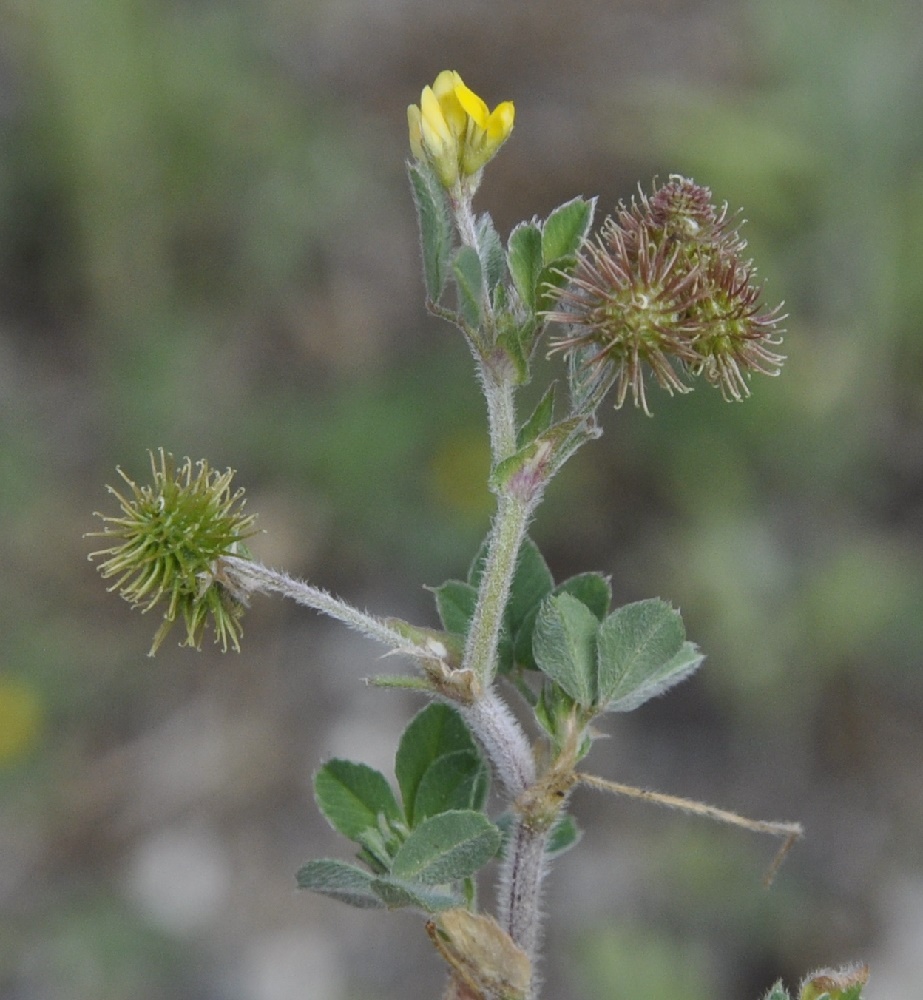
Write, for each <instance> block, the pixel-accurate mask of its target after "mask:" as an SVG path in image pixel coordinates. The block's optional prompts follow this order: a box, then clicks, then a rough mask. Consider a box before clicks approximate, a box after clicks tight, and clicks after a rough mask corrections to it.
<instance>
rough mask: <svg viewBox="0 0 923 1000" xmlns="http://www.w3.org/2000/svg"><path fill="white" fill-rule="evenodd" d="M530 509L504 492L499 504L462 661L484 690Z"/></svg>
mask: <svg viewBox="0 0 923 1000" xmlns="http://www.w3.org/2000/svg"><path fill="white" fill-rule="evenodd" d="M531 512H532V504H530V503H527V502H525V501H523V500H520V499H518V498H516V497H509V496H501V497H500V500H499V503H498V504H497V514H496V517H495V518H494V524H493V528H492V529H491V533H490V540H489V543H488V549H487V561H486V563H485V565H484V570H483V573H482V575H481V584H480V587H479V588H478V599H477V604H476V606H475V609H474V614H473V616H472V618H471V625H470V626H469V629H468V638H467V641H466V643H465V656H464V661H463V665H464V666H465V667H467V668H469V669H470V670H471V671H472V672H473V673H474V675H475V676H476V677H477V678H478V680H479V681H480V682H481V684H482V686H483V687H484V689H485V690H486V688H487V687H488V686H489V685H490V683H491V681H492V680H493V678H494V676H495V675H496V672H497V645H498V643H499V640H500V628H501V626H502V624H503V612H504V611H505V609H506V602H507V599H508V598H509V594H510V586H511V584H512V581H513V574H514V573H515V572H516V560H517V558H518V556H519V547H520V545H521V544H522V540H523V538H524V537H525V533H526V527H527V525H528V523H529V516H530V514H531Z"/></svg>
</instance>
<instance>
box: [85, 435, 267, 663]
mask: <svg viewBox="0 0 923 1000" xmlns="http://www.w3.org/2000/svg"><path fill="white" fill-rule="evenodd" d="M151 470H152V472H153V479H154V481H153V484H152V485H150V486H139V485H138V484H137V483H135V482H133V481H132V480H131V479H129V478H128V476H126V475H125V473H124V472H122V470H121V469H119V470H118V473H119V475H120V476H121V477H122V479H123V480H124V481H125V483H126V484H127V485H128V487H129V490H130V493H129V494H128V495H123V494H122V493H120V492H119V491H118V490H116V489H114V488H113V487H111V486H109V487H107V489H108V490H109V492H110V493H111V494H112V495H113V496H114V497H115V498H116V499H117V500H118V502H119V505H120V506H121V508H122V514H123V516H122V517H108V516H106V515H103V514H97V515H96V516H97V517H100V518H102V521H103V523H104V527H103V530H102V531H97V532H92V533H91V535H92V536H93V537H99V538H105V539H108V540H112V541H116V542H117V544H115V545H112V546H111V547H110V548H106V549H100V550H98V551H96V552H92V553H90V559H93V558H94V557H98V556H105V557H106V559H105V561H104V562H102V563H100V565H99V572H100V574H101V575H102V576H103V578H104V579H108V578H110V577H117V579H116V581H115V583H114V584H113V585H112V586H111V587H110V588H109V589H110V590H119V593H120V594H121V596H122V597H124V598H125V600H126V601H128V602H129V603H130V604H131V605H132V607H140V608H142V610H143V611H149V610H150V609H151V608H153V607H154V606H155V605H157V604H160V603H165V604H166V608H165V610H164V615H163V623H162V624H161V626H160V628H159V629H158V630H157V634H156V635H155V636H154V642H153V645H152V646H151V650H150V654H149V655H151V656H153V655H154V653H155V652H156V651H157V649H158V647H159V646H160V644H161V643H162V642H163V640H164V638H165V637H166V635H167V633H168V632H169V631H170V629H171V628H172V627H173V624H174V622H175V621H176V620H177V619H178V618H179V617H182V619H183V621H184V623H185V625H186V639H185V641H184V645H187V646H195V647H196V648H198V647H199V645H200V643H201V640H202V632H203V631H204V628H205V623H206V620H207V619H208V617H209V615H210V616H211V620H212V627H213V628H214V632H215V641H216V642H218V643H220V644H221V648H222V650H226V649H227V646H228V643H229V642H230V644H231V645H232V646H233V647H234V648H235V649H237V650H239V649H240V635H241V627H240V619H241V616H242V615H243V611H244V606H245V605H244V601H243V599H242V597H241V596H240V595H239V594H238V593H237V592H236V591H235V590H234V588H233V587H232V586H231V585H230V584H229V582H228V580H227V579H226V578H225V577H224V575H223V574H222V571H221V559H222V557H224V556H243V557H245V558H246V557H248V555H249V553H247V551H246V549H245V548H244V546H243V544H242V542H243V539H245V538H248V537H250V536H251V535H253V534H255V532H254V531H253V530H252V528H253V523H254V521H255V515H247V514H244V513H243V506H244V501H243V499H242V497H243V490H242V489H240V490H237V491H236V492H234V493H232V492H231V479H232V478H233V476H234V472H233V470H231V469H227V470H226V471H225V472H223V473H219V472H216V471H214V470H212V469H210V468H209V465H208V463H207V462H206V461H204V460H202V461H199V462H196V463H195V466H193V463H192V462H191V461H190V460H189V459H188V458H186V459H185V460H184V461H183V464H182V465H181V466H180V468H179V469H178V470H177V469H176V467H175V462H174V459H173V456H172V455H170V454H169V453H166V454H165V453H164V451H163V449H162V448H161V449H160V450H159V451H158V455H157V457H156V458H155V456H154V454H153V453H151Z"/></svg>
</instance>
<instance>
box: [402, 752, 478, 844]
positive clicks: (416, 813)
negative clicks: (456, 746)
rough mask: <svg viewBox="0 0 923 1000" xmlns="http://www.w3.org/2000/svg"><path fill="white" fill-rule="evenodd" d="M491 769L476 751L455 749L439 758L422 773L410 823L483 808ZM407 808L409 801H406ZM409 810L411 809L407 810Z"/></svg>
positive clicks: (417, 823) (412, 824)
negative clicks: (463, 810)
mask: <svg viewBox="0 0 923 1000" xmlns="http://www.w3.org/2000/svg"><path fill="white" fill-rule="evenodd" d="M489 789H490V772H489V771H488V769H487V767H486V766H485V764H484V761H483V758H482V757H481V755H480V754H479V753H478V752H477V751H476V750H456V751H455V752H454V753H447V754H443V755H442V756H441V757H437V758H436V759H435V760H434V761H433V762H432V763H431V764H430V766H429V767H428V768H427V769H426V770H425V771H424V772H423V776H422V777H421V778H420V783H419V785H418V786H417V791H416V795H415V796H414V800H413V809H412V819H410V820H409V822H410V824H411V826H417V825H419V824H420V823H421V822H422V821H423V820H425V819H428V818H429V817H430V816H436V815H438V814H439V813H444V812H450V811H452V810H457V809H482V808H483V806H484V803H485V801H486V800H487V793H488V791H489ZM404 808H405V809H407V804H406V803H405V804H404ZM408 813H411V810H409V809H408Z"/></svg>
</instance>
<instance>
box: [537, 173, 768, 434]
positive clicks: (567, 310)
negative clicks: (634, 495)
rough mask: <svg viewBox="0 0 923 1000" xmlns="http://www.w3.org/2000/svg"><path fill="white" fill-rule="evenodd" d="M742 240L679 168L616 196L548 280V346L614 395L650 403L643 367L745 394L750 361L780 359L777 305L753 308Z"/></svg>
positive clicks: (666, 381) (671, 380) (676, 387)
mask: <svg viewBox="0 0 923 1000" xmlns="http://www.w3.org/2000/svg"><path fill="white" fill-rule="evenodd" d="M745 247H746V243H745V242H744V241H743V240H742V239H741V238H740V235H739V233H738V232H737V230H736V228H735V227H734V226H733V225H731V223H730V221H729V219H728V212H727V206H724V207H723V208H721V209H720V210H719V209H717V208H715V206H714V205H713V204H712V202H711V192H710V191H709V190H708V188H704V187H701V186H700V185H698V184H695V183H694V182H693V181H690V180H687V179H685V178H682V177H675V176H674V177H671V178H670V180H669V182H668V183H667V184H665V185H663V186H662V187H660V188H655V190H654V192H653V194H652V195H651V196H650V197H647V196H645V195H644V194H641V195H640V196H639V199H638V200H635V201H632V203H631V204H630V206H626V205H625V204H624V203H622V204H620V205H619V206H618V207H617V209H616V215H615V217H609V218H608V219H607V220H606V221H605V222H604V224H603V226H602V229H601V231H600V233H599V235H598V236H597V237H596V239H595V240H588V241H587V242H585V243H584V245H583V247H582V249H581V252H580V253H579V255H578V259H577V267H576V270H575V271H574V273H573V275H572V277H571V279H570V281H569V283H568V284H566V285H565V286H563V287H561V288H554V287H550V288H549V291H550V294H551V296H552V297H553V298H554V299H555V300H556V303H557V305H558V308H557V309H554V310H551V311H549V312H547V313H546V314H545V317H546V319H548V320H549V321H553V322H557V323H561V324H562V325H564V326H565V327H566V332H565V333H564V334H563V335H559V336H558V337H556V338H554V340H553V341H552V346H551V353H554V352H557V351H560V352H564V353H565V354H566V355H568V356H570V357H571V359H572V360H573V361H575V362H576V364H575V366H574V367H575V368H576V370H577V371H578V372H579V373H583V375H584V377H585V375H586V372H587V370H588V369H590V370H592V371H594V374H595V375H596V376H598V379H599V380H600V381H603V382H607V383H608V384H614V385H615V386H616V392H615V395H616V400H615V405H616V407H620V406H622V405H623V403H624V402H625V399H626V398H627V396H628V393H629V392H630V393H631V396H632V399H633V401H634V403H635V405H636V406H640V407H641V408H642V409H643V410H644V411H645V413H648V414H649V413H650V410H649V409H648V405H647V397H646V393H645V386H644V371H645V368H647V369H649V370H650V371H651V372H652V373H653V375H654V378H655V380H656V381H657V383H658V384H659V385H660V386H661V387H662V388H664V389H666V390H667V391H668V392H669V393H671V394H672V393H674V392H688V391H689V389H690V386H689V385H688V384H687V383H686V382H685V381H684V377H685V376H687V375H692V376H695V375H700V374H701V375H703V376H704V377H705V379H706V381H708V382H709V383H711V384H712V385H716V386H718V387H719V388H720V389H721V391H722V394H723V395H724V397H725V399H729V400H741V399H743V398H744V397H745V396H748V395H749V386H748V384H747V383H748V379H749V377H750V375H751V374H752V373H753V372H760V373H762V374H764V375H775V374H778V371H779V369H780V367H781V364H782V362H783V360H784V358H783V357H782V355H780V354H777V353H776V352H775V351H773V350H771V348H772V347H774V346H776V345H777V344H779V343H780V338H779V331H777V330H776V327H777V325H778V323H779V322H780V321H781V319H782V317H781V316H780V314H779V309H778V308H777V309H774V310H771V311H768V312H767V311H761V307H760V301H759V300H760V296H761V294H762V286H761V285H758V284H756V283H755V271H754V268H753V265H752V263H751V262H750V261H749V260H745V259H744V258H743V256H742V254H743V251H744V249H745Z"/></svg>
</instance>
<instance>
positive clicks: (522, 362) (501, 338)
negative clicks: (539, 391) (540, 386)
mask: <svg viewBox="0 0 923 1000" xmlns="http://www.w3.org/2000/svg"><path fill="white" fill-rule="evenodd" d="M501 287H502V286H501ZM497 347H498V348H500V349H501V350H502V351H503V352H504V353H505V354H506V356H507V358H509V360H510V363H511V364H512V366H513V372H515V375H514V376H513V380H514V384H515V385H525V383H526V382H528V381H529V359H528V357H527V355H526V351H525V345H524V344H523V340H522V330H521V328H520V327H519V326H518V324H517V323H516V321H515V319H514V318H513V317H512V316H511V315H510V314H509V313H499V314H498V315H497Z"/></svg>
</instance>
